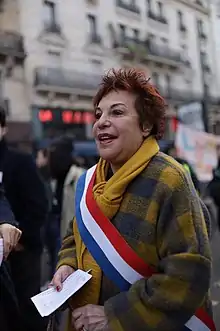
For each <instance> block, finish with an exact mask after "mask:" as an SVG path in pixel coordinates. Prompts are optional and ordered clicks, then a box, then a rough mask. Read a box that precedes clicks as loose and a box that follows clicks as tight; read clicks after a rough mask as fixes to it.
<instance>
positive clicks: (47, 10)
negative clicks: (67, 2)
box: [44, 1, 56, 25]
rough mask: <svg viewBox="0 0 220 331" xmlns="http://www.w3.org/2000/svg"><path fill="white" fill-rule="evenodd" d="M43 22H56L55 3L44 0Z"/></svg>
mask: <svg viewBox="0 0 220 331" xmlns="http://www.w3.org/2000/svg"><path fill="white" fill-rule="evenodd" d="M44 22H45V24H46V25H53V24H56V4H55V3H54V2H51V1H44Z"/></svg>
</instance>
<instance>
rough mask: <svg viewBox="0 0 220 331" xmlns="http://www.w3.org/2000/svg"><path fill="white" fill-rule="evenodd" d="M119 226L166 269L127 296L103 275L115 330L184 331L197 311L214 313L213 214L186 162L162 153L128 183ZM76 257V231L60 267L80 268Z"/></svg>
mask: <svg viewBox="0 0 220 331" xmlns="http://www.w3.org/2000/svg"><path fill="white" fill-rule="evenodd" d="M112 222H113V224H114V225H115V227H116V228H117V229H118V230H119V232H120V233H121V235H122V236H123V237H124V238H125V239H126V241H127V242H128V244H129V245H130V246H131V247H132V248H133V250H134V251H135V252H136V253H137V254H138V255H139V256H140V257H141V258H142V259H143V260H144V261H145V262H146V263H148V264H149V265H150V266H152V267H154V268H156V270H157V271H158V272H157V273H156V274H155V275H153V276H152V277H150V278H149V279H141V280H139V281H137V282H136V283H135V284H134V285H132V286H131V288H130V290H129V291H127V292H121V293H120V291H119V289H117V288H116V286H115V285H114V284H112V283H111V282H110V281H109V280H108V279H107V277H106V276H105V275H103V280H102V288H101V299H100V304H102V303H103V304H104V306H105V313H106V315H107V317H108V320H109V324H110V327H111V330H112V331H134V330H138V331H184V330H186V329H185V328H184V324H185V323H186V322H187V321H188V320H189V319H190V317H191V316H192V315H193V314H194V312H195V311H196V309H197V308H199V307H201V306H203V307H204V309H205V310H206V311H207V312H208V313H209V314H210V315H211V304H210V300H209V295H208V292H209V284H210V275H211V253H210V246H209V238H208V231H207V229H209V216H208V213H207V210H206V209H205V207H204V205H203V203H202V202H201V200H200V199H199V197H198V195H197V193H196V190H195V188H194V186H193V184H192V181H191V178H190V177H189V175H188V174H187V172H186V171H185V170H184V169H183V168H182V166H181V165H179V163H177V162H176V161H175V160H173V159H172V158H170V157H168V156H166V155H165V154H163V153H160V152H159V153H158V154H157V155H156V156H155V157H154V158H153V159H152V160H151V162H150V163H149V165H148V166H147V167H146V169H145V170H144V171H143V172H142V173H141V174H140V175H139V176H138V177H136V178H135V180H134V181H133V182H132V183H131V184H130V185H129V186H128V188H127V191H126V193H125V195H124V198H123V201H122V204H121V207H120V209H119V211H118V213H117V214H116V216H115V217H114V218H113V219H112ZM76 254H77V252H76V249H75V246H74V237H73V234H72V233H71V232H69V233H68V235H67V237H66V238H65V239H64V241H63V247H62V249H61V252H60V255H59V256H60V261H59V264H58V266H60V265H65V264H68V265H70V266H72V267H73V268H77V265H76V264H77V263H76V259H75V258H74V256H76ZM107 284H108V285H107ZM103 298H104V300H103ZM102 301H104V302H102Z"/></svg>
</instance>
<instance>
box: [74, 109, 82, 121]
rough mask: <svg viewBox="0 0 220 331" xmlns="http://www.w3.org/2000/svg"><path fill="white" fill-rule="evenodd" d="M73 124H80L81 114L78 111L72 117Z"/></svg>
mask: <svg viewBox="0 0 220 331" xmlns="http://www.w3.org/2000/svg"><path fill="white" fill-rule="evenodd" d="M73 123H75V124H80V123H82V113H81V112H80V111H76V112H75V113H74V116H73Z"/></svg>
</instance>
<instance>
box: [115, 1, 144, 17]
mask: <svg viewBox="0 0 220 331" xmlns="http://www.w3.org/2000/svg"><path fill="white" fill-rule="evenodd" d="M116 6H117V7H119V8H122V9H125V10H128V11H130V12H133V13H135V14H140V13H141V11H140V8H139V7H138V6H137V5H135V4H133V3H130V4H127V3H124V2H123V0H116Z"/></svg>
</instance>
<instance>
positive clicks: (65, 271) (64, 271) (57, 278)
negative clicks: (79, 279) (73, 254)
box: [50, 265, 74, 291]
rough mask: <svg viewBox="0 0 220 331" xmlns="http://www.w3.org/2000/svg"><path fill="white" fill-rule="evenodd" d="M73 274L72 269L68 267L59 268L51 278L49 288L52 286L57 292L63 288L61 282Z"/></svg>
mask: <svg viewBox="0 0 220 331" xmlns="http://www.w3.org/2000/svg"><path fill="white" fill-rule="evenodd" d="M73 272H74V269H73V268H71V267H70V266H68V265H63V266H61V267H60V268H59V269H58V270H57V271H56V273H55V275H54V276H53V279H52V281H51V283H50V286H54V287H55V288H56V289H57V291H61V290H62V288H63V282H64V281H65V280H66V279H67V277H69V276H70V275H71V274H72V273H73Z"/></svg>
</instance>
